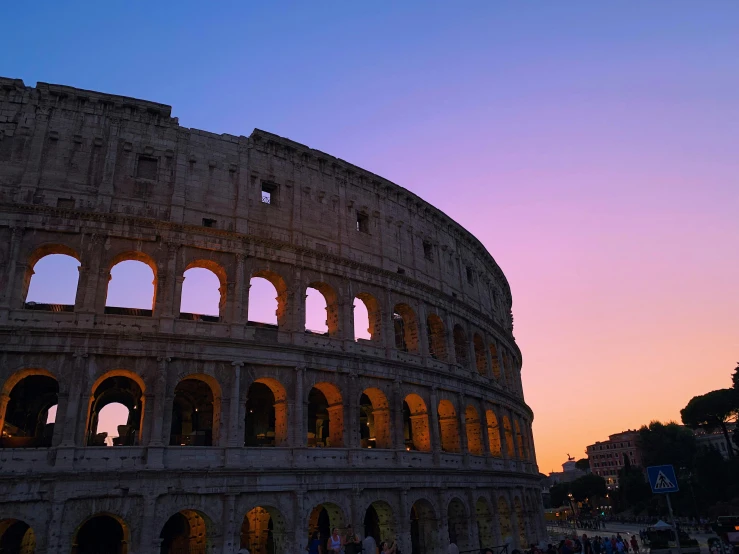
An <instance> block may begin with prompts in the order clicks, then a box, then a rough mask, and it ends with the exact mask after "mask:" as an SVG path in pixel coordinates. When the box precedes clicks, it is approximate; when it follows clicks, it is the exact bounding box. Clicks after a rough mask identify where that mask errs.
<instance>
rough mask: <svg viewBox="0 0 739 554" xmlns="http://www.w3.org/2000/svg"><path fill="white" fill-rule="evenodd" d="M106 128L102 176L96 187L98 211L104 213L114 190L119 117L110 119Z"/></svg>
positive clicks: (107, 210) (108, 208) (107, 208)
mask: <svg viewBox="0 0 739 554" xmlns="http://www.w3.org/2000/svg"><path fill="white" fill-rule="evenodd" d="M112 121H113V123H111V125H110V127H109V128H108V137H107V145H106V149H105V159H104V161H103V177H102V179H101V180H100V187H99V188H98V197H97V206H98V211H100V212H102V213H106V212H109V211H110V204H111V201H112V198H113V196H114V195H115V191H114V189H113V182H114V176H115V168H116V160H117V158H118V131H119V128H120V123H119V121H120V120H119V119H117V118H116V119H115V120H112Z"/></svg>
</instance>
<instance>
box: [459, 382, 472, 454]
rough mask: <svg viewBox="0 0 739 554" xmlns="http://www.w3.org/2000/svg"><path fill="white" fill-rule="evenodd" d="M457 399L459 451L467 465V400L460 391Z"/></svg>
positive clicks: (468, 452)
mask: <svg viewBox="0 0 739 554" xmlns="http://www.w3.org/2000/svg"><path fill="white" fill-rule="evenodd" d="M458 398H459V400H458V402H459V415H458V420H459V448H460V452H462V454H464V463H465V465H469V455H470V450H469V447H468V445H467V401H466V399H465V396H464V394H462V393H460V394H459V396H458Z"/></svg>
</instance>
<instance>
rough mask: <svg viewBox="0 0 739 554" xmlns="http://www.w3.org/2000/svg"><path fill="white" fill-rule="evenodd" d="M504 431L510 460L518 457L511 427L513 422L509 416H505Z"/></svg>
mask: <svg viewBox="0 0 739 554" xmlns="http://www.w3.org/2000/svg"><path fill="white" fill-rule="evenodd" d="M503 430H504V431H505V445H506V452H507V453H508V457H509V458H514V457H515V456H516V450H515V446H514V444H513V428H512V427H511V420H510V419H508V416H503Z"/></svg>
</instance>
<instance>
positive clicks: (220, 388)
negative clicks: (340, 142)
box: [0, 79, 545, 554]
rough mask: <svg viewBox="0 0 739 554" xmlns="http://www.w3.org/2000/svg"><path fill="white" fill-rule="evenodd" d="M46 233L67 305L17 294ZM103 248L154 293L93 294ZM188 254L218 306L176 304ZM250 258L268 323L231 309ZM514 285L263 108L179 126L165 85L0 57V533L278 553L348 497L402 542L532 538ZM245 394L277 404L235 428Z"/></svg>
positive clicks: (413, 201) (127, 547)
mask: <svg viewBox="0 0 739 554" xmlns="http://www.w3.org/2000/svg"><path fill="white" fill-rule="evenodd" d="M263 197H264V200H269V201H268V202H267V201H263ZM49 254H66V255H69V256H72V257H74V258H76V259H77V260H78V261H79V262H80V264H81V265H80V268H79V282H78V287H77V295H76V300H75V303H74V305H73V306H72V305H69V306H56V305H32V304H29V303H27V302H26V294H27V291H28V287H29V283H30V280H31V278H32V276H33V268H34V265H35V264H36V262H37V261H38V260H39V259H41V258H42V257H44V256H46V255H49ZM124 260H139V261H142V262H144V263H146V264H147V265H148V266H149V267H150V268H151V269H152V271H153V273H154V278H155V299H154V301H153V306H152V309H151V310H128V311H126V310H121V309H117V308H111V307H106V291H107V283H108V280H109V279H110V271H111V268H112V267H113V266H114V265H116V264H117V263H119V262H121V261H124ZM192 267H203V268H206V269H209V270H211V271H213V272H214V273H215V274H216V275H217V276H218V278H219V279H220V282H221V289H220V291H221V305H220V314H219V316H218V317H211V318H203V317H199V316H197V315H193V314H181V313H180V312H179V306H180V294H181V290H182V282H183V273H184V271H185V270H186V269H189V268H192ZM253 277H263V278H265V279H268V280H269V281H270V282H271V283H272V284H273V285H274V286H275V289H276V292H277V300H278V308H277V321H278V324H277V325H276V326H265V325H261V326H260V325H253V324H251V323H250V322H249V321H248V318H247V307H248V302H249V283H250V279H251V278H253ZM306 287H313V288H316V289H318V290H319V291H320V292H321V293H322V294H323V295H324V297H325V298H326V301H327V325H328V333H326V334H325V335H323V334H320V335H319V334H314V333H308V332H306V330H305V302H304V299H305V294H306ZM355 298H359V299H361V300H362V301H363V302H364V303H365V305H366V306H367V309H368V313H369V326H370V329H369V331H370V334H371V339H369V340H364V339H355V337H354V321H353V318H354V315H353V302H354V299H355ZM511 303H512V300H511V295H510V289H509V286H508V284H507V282H506V279H505V277H504V275H503V273H502V272H501V270H500V268H499V267H498V266H497V265H496V263H495V261H494V260H493V259H492V257H491V256H490V255H489V254H488V253H487V251H486V250H485V248H484V247H483V246H482V245H481V244H480V243H479V242H478V241H477V240H476V239H475V238H474V237H473V236H471V235H470V234H469V233H468V232H467V231H465V230H464V229H463V228H462V227H460V226H459V225H458V224H456V223H455V222H454V221H452V220H450V219H449V218H448V217H447V216H445V215H444V214H443V213H441V212H440V211H439V210H437V209H436V208H434V207H433V206H430V205H429V204H427V203H426V202H424V201H423V200H421V199H420V198H418V197H417V196H415V195H414V194H412V193H410V192H409V191H407V190H405V189H403V188H401V187H399V186H397V185H395V184H393V183H390V182H388V181H386V180H384V179H382V178H380V177H378V176H376V175H373V174H371V173H369V172H367V171H364V170H362V169H360V168H358V167H355V166H352V165H350V164H348V163H346V162H344V161H342V160H339V159H336V158H333V157H331V156H329V155H326V154H324V153H322V152H319V151H316V150H311V149H310V148H307V147H305V146H303V145H300V144H297V143H295V142H292V141H290V140H286V139H283V138H280V137H278V136H275V135H272V134H269V133H266V132H263V131H259V130H255V131H254V132H253V133H252V134H251V135H250V136H249V137H244V136H240V137H236V136H230V135H215V134H212V133H207V132H204V131H199V130H195V129H186V128H183V127H180V126H179V125H178V122H177V120H176V119H175V118H172V117H170V108H169V107H168V106H164V105H161V104H156V103H152V102H146V101H141V100H135V99H131V98H124V97H120V96H112V95H107V94H101V93H97V92H90V91H85V90H78V89H74V88H70V87H65V86H59V85H51V84H45V83H39V84H38V85H37V86H36V87H35V88H33V87H26V86H25V85H24V84H23V82H21V81H18V80H11V79H0V349H1V353H0V356H1V357H0V386H2V388H1V389H0V428H2V429H3V437H2V448H0V546H1V545H2V544H4V545H5V548H6V550H3V551H8V552H15V551H18V552H33V551H34V550H35V552H37V553H66V552H77V553H78V554H83V553H86V552H93V551H94V552H102V551H106V552H107V551H110V552H126V553H129V554H133V553H137V554H138V553H155V552H160V551H161V552H182V551H186V552H208V553H211V552H213V553H216V552H217V553H220V552H223V553H230V552H235V551H236V550H237V549H238V548H239V546H240V545H248V546H250V548H251V551H252V553H256V552H259V553H267V552H286V553H287V552H299V551H303V549H304V548H305V544H306V543H307V541H308V534H309V532H310V531H312V530H313V529H316V528H321V529H323V528H325V527H326V525H330V526H331V527H334V526H338V527H341V528H343V527H344V525H346V524H347V523H350V522H352V523H353V524H354V528H355V529H357V530H358V531H359V532H360V534H362V535H363V534H364V529H365V528H364V527H363V525H365V524H366V525H367V527H366V528H367V529H368V530H369V531H370V532H372V533H374V534H378V535H379V537H378V538H382V539H385V538H389V537H391V536H396V537H397V540H398V543H399V545H400V549H401V551H402V552H404V553H408V554H409V553H411V552H414V553H415V552H419V553H420V552H424V553H425V552H428V553H439V552H446V545H447V544H448V543H447V541H448V537H450V536H452V537H454V538H455V540H456V542H457V544H458V545H459V548H460V550H472V549H475V548H477V547H478V546H480V545H482V546H492V545H496V544H503V543H505V542H507V541H508V542H510V543H512V544H513V545H519V546H520V545H523V544H524V543H525V542H526V543H528V542H538V541H539V540H541V539H543V538H544V536H545V533H544V531H545V530H544V527H543V516H542V505H541V500H540V492H539V487H538V470H537V467H536V463H535V457H534V445H533V440H532V436H531V420H532V417H533V414H532V412H531V410H530V409H529V407H528V406H527V405H526V404H525V403H524V399H523V391H522V388H521V379H520V367H521V354H520V351H519V349H518V347H517V346H516V344H515V342H514V339H513V335H512V328H513V323H512V316H511ZM19 387H20V388H19ZM255 387H257V388H258V389H259V390H258V394H257V392H254V391H257V389H255ZM260 387H261V388H260ZM21 391H25V392H23V393H22V392H21ZM29 391H35V392H29ZM250 391H252V392H250ZM106 395H107V396H106ZM187 395H189V396H187ZM198 395H199V396H198ZM259 395H262V397H264V398H268V402H269V403H270V404H272V409H273V414H272V416H270V417H271V418H272V419H273V420H274V421H273V422H272V423H270V424H269V425H271V427H269V430H268V432H267V433H263V434H261V435H259V437H260V438H259V440H261V441H263V442H261V443H259V442H254V443H249V440H250V439H246V438H245V436H247V435H249V433H250V431H249V430H248V429H247V428H246V427H247V424H246V423H245V420H247V421H248V418H249V417H250V416H248V414H247V409H246V406H247V403H248V402H256V400H255V399H256V398H257V397H259ZM108 396H109V397H110V398H117V399H119V400H118V401H122V400H120V399H121V398H125V399H128V401H129V403H130V405H129V407H130V408H131V409H132V410H137V409H138V410H140V417H139V418H138V419H132V420H131V421H130V425H129V426H126V428H125V429H124V431H126V432H127V433H128V434H127V435H126V437H127V438H126V439H125V441H124V442H123V444H125V445H121V446H113V447H106V446H98V444H102V443H100V442H99V439H98V437H97V436H96V435H95V429H96V427H95V426H96V418H97V410H98V408H99V406H100V405H102V404H103V403H104V402H106V401H107V400H105V398H108ZM186 396H187V398H196V396H197V397H198V398H199V399H198V400H192V404H191V405H189V406H190V407H189V408H183V407H182V406H183V405H182V402H184V401H182V398H185V397H186ZM316 398H319V399H320V402H323V404H322V405H321V406H320V407H318V408H317V407H316V404H315V403H316V402H319V401H316V400H315V399H316ZM24 402H26V404H23V403H24ZM198 403H199V404H198ZM52 404H56V405H57V412H56V420H55V422H54V423H53V424H47V425H46V426H45V427H44V425H43V423H45V422H46V420H45V419H44V420H43V421H42V420H41V419H40V417H41V416H39V414H46V411H47V410H48V409H49V408H50V406H52ZM198 405H199V406H201V407H202V408H203V409H204V410H205V412H206V414H207V416H205V417H199V418H198V421H199V423H197V425H196V424H195V423H193V422H192V421H191V420H192V417H193V413H192V406H195V408H194V412H197V411H198V408H197V406H198ZM9 406H10V407H11V408H12V409H11V408H9ZM186 410H190V411H189V412H187V414H186V413H185V411H186ZM316 410H323V411H321V415H320V416H318V415H316V414H317V411H316ZM249 412H251V410H249ZM137 413H138V412H137ZM17 414H21V415H20V416H18V415H17ZM183 414H184V415H183ZM201 415H202V412H201ZM29 417H30V418H31V420H32V424H29V425H28V426H27V427H28V428H27V429H26V430H25V431H23V425H22V422H21V420H23V418H26V420H28V418H29ZM33 417H36V420H33ZM14 418H15V419H14ZM188 418H190V419H188ZM311 418H312V419H311ZM11 420H12V421H11ZM309 420H310V421H309ZM319 420H320V421H319ZM34 421H35V425H36V428H35V429H34ZM203 421H205V423H203ZM39 422H40V423H39ZM185 422H186V423H185ZM370 422H371V423H372V426H373V429H372V434H373V437H372V438H371V440H369V439H367V438H366V437H365V435H366V434H365V435H362V433H361V432H360V426H361V425H363V424H364V425H369V424H370ZM309 425H310V428H311V429H313V431H309V429H308V427H309ZM197 426H199V427H197ZM196 427H197V430H196ZM324 428H325V430H324ZM11 429H12V430H13V431H12V432H11V431H9V430H11ZM196 431H197V432H196ZM14 433H15V434H16V436H13V434H14ZM122 436H123V433H122ZM265 437H266V439H265ZM121 440H123V439H121ZM254 440H256V439H254ZM318 446H322V448H319V447H318ZM368 512H369V513H370V515H368ZM175 514H180V515H179V516H176V517H174V518H173V516H174V515H175ZM91 518H92V519H91ZM3 541H5V542H4V543H3ZM96 541H97V542H96ZM106 541H107V542H106ZM106 549H108V550H106Z"/></svg>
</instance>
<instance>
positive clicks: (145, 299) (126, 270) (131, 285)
mask: <svg viewBox="0 0 739 554" xmlns="http://www.w3.org/2000/svg"><path fill="white" fill-rule="evenodd" d="M131 256H132V257H134V256H135V258H136V259H131V258H124V259H122V260H121V261H119V262H117V263H116V264H115V265H114V266H113V267H112V269H111V270H110V282H109V283H108V295H107V297H106V300H105V313H106V314H118V315H139V316H142V315H151V314H152V312H153V310H154V300H155V294H156V289H155V286H156V275H155V273H154V271H155V269H156V265H155V264H154V263H153V262H150V261H148V258H146V257H144V256H143V255H136V254H131ZM144 260H146V261H144ZM147 261H148V262H149V263H147Z"/></svg>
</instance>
